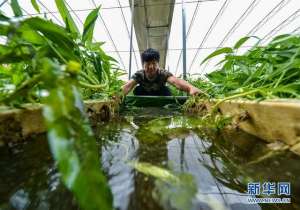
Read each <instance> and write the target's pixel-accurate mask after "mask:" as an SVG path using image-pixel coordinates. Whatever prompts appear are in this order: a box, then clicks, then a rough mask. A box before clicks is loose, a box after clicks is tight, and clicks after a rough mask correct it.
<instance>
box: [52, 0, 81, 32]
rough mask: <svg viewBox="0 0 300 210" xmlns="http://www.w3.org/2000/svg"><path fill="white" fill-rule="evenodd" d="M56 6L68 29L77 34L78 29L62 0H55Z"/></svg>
mask: <svg viewBox="0 0 300 210" xmlns="http://www.w3.org/2000/svg"><path fill="white" fill-rule="evenodd" d="M55 3H56V6H57V8H58V11H59V13H60V15H61V17H62V19H63V20H64V22H65V24H66V27H67V28H69V29H70V32H72V33H75V34H77V35H78V34H79V30H78V28H77V26H76V24H75V22H74V20H73V18H72V16H71V14H70V13H69V10H68V8H67V6H66V4H65V1H64V0H55Z"/></svg>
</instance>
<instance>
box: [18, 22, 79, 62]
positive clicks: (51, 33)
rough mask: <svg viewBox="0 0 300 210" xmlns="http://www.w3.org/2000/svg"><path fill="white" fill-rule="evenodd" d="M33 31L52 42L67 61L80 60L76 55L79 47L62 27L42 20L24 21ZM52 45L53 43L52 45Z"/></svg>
mask: <svg viewBox="0 0 300 210" xmlns="http://www.w3.org/2000/svg"><path fill="white" fill-rule="evenodd" d="M23 24H28V25H29V26H30V27H31V28H32V29H33V30H35V31H38V32H40V33H42V34H43V35H44V36H45V37H46V38H47V39H48V40H50V41H51V42H52V45H53V46H54V45H55V46H56V47H55V46H54V49H55V50H56V51H58V52H60V53H61V54H62V55H63V56H64V58H65V59H67V60H79V58H78V56H77V55H75V54H74V49H76V47H78V45H76V43H75V42H74V41H73V40H72V38H71V36H70V34H69V33H68V32H67V31H66V30H65V29H64V28H63V27H61V26H59V25H57V24H55V23H53V22H51V21H47V20H43V19H41V18H37V17H35V18H29V19H26V20H25V21H23ZM50 44H51V43H50Z"/></svg>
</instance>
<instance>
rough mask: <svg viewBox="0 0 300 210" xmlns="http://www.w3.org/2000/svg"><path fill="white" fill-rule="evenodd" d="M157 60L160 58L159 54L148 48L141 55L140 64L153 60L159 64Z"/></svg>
mask: <svg viewBox="0 0 300 210" xmlns="http://www.w3.org/2000/svg"><path fill="white" fill-rule="evenodd" d="M159 58H160V56H159V52H158V51H157V50H155V49H152V48H148V49H147V50H145V51H144V52H143V53H142V63H144V62H149V61H153V60H155V61H157V62H159Z"/></svg>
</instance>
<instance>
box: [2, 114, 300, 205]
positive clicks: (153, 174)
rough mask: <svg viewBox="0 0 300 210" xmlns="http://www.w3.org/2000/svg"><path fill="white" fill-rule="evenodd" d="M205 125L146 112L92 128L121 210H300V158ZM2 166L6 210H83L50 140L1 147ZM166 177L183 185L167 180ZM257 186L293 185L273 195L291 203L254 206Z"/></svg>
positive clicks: (178, 116) (38, 138)
mask: <svg viewBox="0 0 300 210" xmlns="http://www.w3.org/2000/svg"><path fill="white" fill-rule="evenodd" d="M199 124H201V122H199V119H198V118H197V117H195V116H183V115H182V114H181V113H179V112H176V111H169V110H164V109H154V108H147V109H138V110H136V111H130V112H125V113H123V114H122V116H121V117H120V118H119V119H116V120H113V121H112V122H108V123H105V124H99V125H98V126H97V127H95V128H94V131H95V134H96V137H97V145H98V151H99V154H100V156H101V160H100V161H99V167H101V165H102V168H103V170H104V171H105V174H106V176H107V178H108V181H109V185H110V187H111V190H112V193H113V197H114V206H115V209H120V210H127V209H128V210H160V209H184V210H188V209H192V210H196V209H197V210H198V209H199V210H200V209H218V210H219V209H220V210H222V209H224V210H225V209H226V210H227V209H243V210H244V209H249V210H254V209H300V201H299V200H300V179H299V178H298V177H299V175H300V167H299V161H300V157H299V156H296V155H294V154H293V153H291V152H288V151H278V150H277V151H275V150H274V146H273V149H271V148H270V147H267V146H266V144H265V143H263V142H262V141H260V140H259V139H256V138H255V137H253V136H250V135H248V134H245V133H243V132H241V131H223V132H216V130H214V129H205V128H203V127H200V126H199ZM100 162H101V164H100ZM135 163H141V164H142V165H141V167H133V165H134V164H135ZM149 164H151V165H149ZM152 166H154V167H152ZM0 167H1V172H0V210H6V209H22V210H23V209H30V210H31V209H36V210H44V209H45V210H48V209H49V210H50V209H53V210H54V209H55V210H57V209H79V208H78V205H77V204H76V201H75V199H74V197H73V196H72V194H71V193H70V192H68V190H67V189H66V188H65V187H64V186H63V184H62V183H61V181H60V174H59V173H58V172H57V169H56V166H55V163H54V161H53V159H52V157H51V154H50V152H49V148H48V145H47V140H46V137H45V136H44V135H40V136H36V137H32V140H31V141H28V142H24V143H22V144H18V145H14V146H10V147H0ZM158 167H159V168H158ZM160 168H162V169H165V171H160V170H159V169H160ZM136 169H139V170H136ZM147 171H148V173H147ZM164 172H166V173H167V172H168V173H171V174H172V175H174V176H176V177H177V178H178V180H179V181H178V182H177V181H176V182H173V181H174V179H173V181H172V179H171V180H162V179H161V175H160V174H162V173H164ZM149 174H150V175H149ZM177 178H176V180H177ZM253 182H259V183H261V184H263V183H264V182H275V183H278V182H289V183H290V185H291V195H289V196H278V195H270V196H269V197H280V198H282V197H288V198H291V204H277V205H275V204H260V205H258V204H249V203H248V198H249V196H248V194H247V184H248V183H253ZM276 192H277V191H276ZM265 197H268V196H265ZM91 202H92V201H91Z"/></svg>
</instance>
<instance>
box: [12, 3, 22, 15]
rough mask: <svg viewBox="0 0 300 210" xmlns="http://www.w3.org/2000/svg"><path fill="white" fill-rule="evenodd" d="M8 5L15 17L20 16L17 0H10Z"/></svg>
mask: <svg viewBox="0 0 300 210" xmlns="http://www.w3.org/2000/svg"><path fill="white" fill-rule="evenodd" d="M10 6H11V8H12V10H13V12H14V15H15V17H20V16H22V15H23V13H22V9H21V7H20V5H19V2H18V0H11V3H10Z"/></svg>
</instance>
